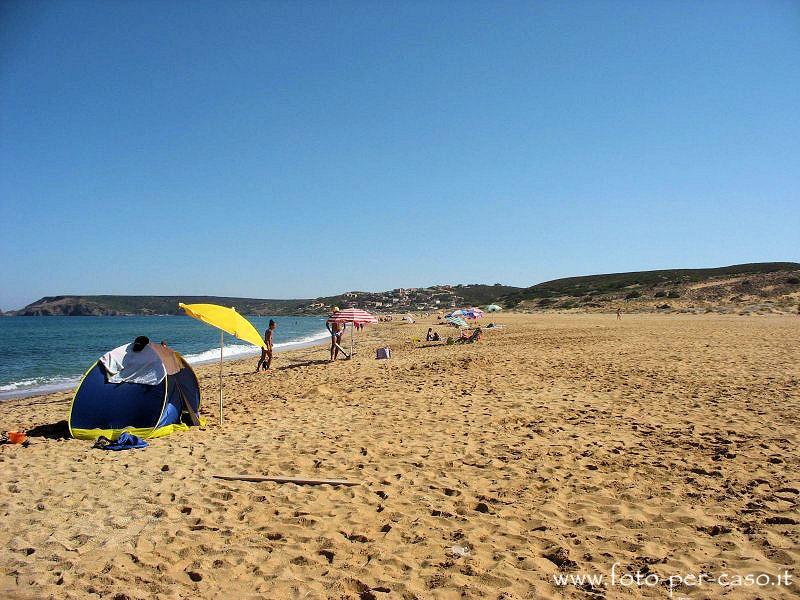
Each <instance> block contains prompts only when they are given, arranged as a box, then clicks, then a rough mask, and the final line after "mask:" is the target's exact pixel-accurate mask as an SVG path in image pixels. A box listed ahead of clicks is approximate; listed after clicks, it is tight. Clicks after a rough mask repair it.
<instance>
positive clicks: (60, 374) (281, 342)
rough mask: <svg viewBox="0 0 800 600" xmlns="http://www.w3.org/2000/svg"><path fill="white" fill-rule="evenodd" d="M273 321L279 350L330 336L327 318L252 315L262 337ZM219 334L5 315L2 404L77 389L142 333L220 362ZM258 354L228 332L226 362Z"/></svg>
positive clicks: (144, 321) (143, 321) (194, 324)
mask: <svg viewBox="0 0 800 600" xmlns="http://www.w3.org/2000/svg"><path fill="white" fill-rule="evenodd" d="M270 318H272V319H275V322H276V324H277V327H276V329H275V333H274V334H273V336H274V337H273V339H274V344H275V345H274V348H275V350H276V351H279V350H290V349H293V348H300V347H303V346H307V345H310V344H313V343H315V342H318V341H321V340H324V339H326V338H327V337H328V335H329V334H328V332H327V331H326V329H325V317H308V316H304V317H291V316H289V317H268V316H267V317H253V316H248V317H247V319H248V320H249V321H250V322H251V323H252V324H253V325H254V326H255V328H256V329H257V330H258V332H259V333H260V334H262V335H263V333H264V330H265V329H266V328H267V326H268V324H269V320H270ZM219 333H220V332H219V330H218V329H215V328H213V327H210V326H208V325H206V324H204V323H201V322H200V321H197V320H196V319H193V318H191V317H187V316H146V317H140V316H132V317H2V318H0V401H2V400H8V399H9V398H16V397H21V396H33V395H38V394H44V393H49V392H55V391H61V390H67V389H71V388H74V387H75V386H76V385H77V384H78V382H79V381H80V378H81V377H82V376H83V374H84V373H85V372H86V370H87V369H88V368H89V367H91V366H92V365H93V364H94V362H95V361H96V360H97V359H98V358H100V356H102V355H103V354H105V353H106V352H107V351H109V350H111V349H112V348H116V347H117V346H121V345H123V344H127V343H130V342H132V341H133V340H134V339H135V338H136V337H137V336H140V335H146V336H147V337H149V338H150V341H151V342H155V343H160V342H161V341H162V340H164V341H166V342H167V344H169V346H170V348H172V349H173V350H177V351H178V352H180V353H181V354H183V356H184V357H185V358H186V359H187V360H188V361H189V363H191V364H202V363H208V362H213V361H217V360H219ZM259 354H260V349H259V348H256V347H255V346H251V345H250V344H247V343H246V342H242V341H240V340H237V339H236V338H234V337H233V336H231V335H228V334H225V346H224V350H223V358H224V359H233V358H241V357H245V356H255V357H257V356H259ZM254 366H255V365H254Z"/></svg>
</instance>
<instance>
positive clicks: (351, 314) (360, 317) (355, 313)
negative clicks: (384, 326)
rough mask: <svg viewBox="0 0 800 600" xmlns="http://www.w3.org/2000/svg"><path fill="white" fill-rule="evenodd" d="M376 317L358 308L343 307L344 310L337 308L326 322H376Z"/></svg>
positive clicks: (358, 323)
mask: <svg viewBox="0 0 800 600" xmlns="http://www.w3.org/2000/svg"><path fill="white" fill-rule="evenodd" d="M377 322H378V318H377V317H375V316H374V315H371V314H369V313H368V312H367V311H365V310H361V309H360V308H345V309H344V310H337V311H336V312H335V313H333V314H332V315H331V316H330V317H328V323H355V324H356V325H361V324H362V323H377Z"/></svg>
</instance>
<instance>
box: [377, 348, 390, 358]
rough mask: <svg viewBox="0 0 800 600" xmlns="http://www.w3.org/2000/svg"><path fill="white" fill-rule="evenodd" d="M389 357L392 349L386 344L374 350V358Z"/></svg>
mask: <svg viewBox="0 0 800 600" xmlns="http://www.w3.org/2000/svg"><path fill="white" fill-rule="evenodd" d="M391 357H392V350H391V348H389V347H388V346H387V347H385V348H378V350H377V351H376V352H375V358H376V359H381V358H391Z"/></svg>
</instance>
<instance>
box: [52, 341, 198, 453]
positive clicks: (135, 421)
mask: <svg viewBox="0 0 800 600" xmlns="http://www.w3.org/2000/svg"><path fill="white" fill-rule="evenodd" d="M199 412H200V386H199V384H198V382H197V376H196V375H195V373H194V371H193V370H192V367H191V366H190V365H189V363H188V362H186V359H184V358H183V356H181V355H180V354H178V353H177V352H174V351H173V350H171V349H170V348H167V347H166V346H162V345H160V344H151V343H150V340H148V339H147V338H146V337H145V336H140V337H138V338H136V340H135V341H134V342H133V343H132V344H126V345H124V346H120V347H119V348H114V349H113V350H111V351H109V352H106V353H105V354H104V355H103V356H101V357H100V358H99V359H98V360H97V362H95V363H94V364H93V365H92V366H91V368H90V369H89V370H88V371H87V372H86V374H85V375H84V376H83V379H81V382H80V384H79V385H78V388H77V390H75V396H74V398H73V400H72V404H71V406H70V412H69V417H68V419H67V422H68V424H69V431H70V434H71V435H72V437H75V438H78V439H83V440H93V439H97V438H98V437H100V436H103V437H106V438H108V439H110V440H116V439H118V438H119V436H120V435H121V434H122V433H123V432H125V431H127V432H129V433H131V434H133V435H136V436H138V437H140V438H154V437H161V436H164V435H168V434H170V433H172V432H173V431H181V430H186V429H188V428H189V425H200V424H201V421H200V417H199V416H198V415H199Z"/></svg>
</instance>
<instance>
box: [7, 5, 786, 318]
mask: <svg viewBox="0 0 800 600" xmlns="http://www.w3.org/2000/svg"><path fill="white" fill-rule="evenodd" d="M0 255H1V256H2V259H1V261H0V308H3V309H11V308H18V307H20V306H22V305H24V304H26V303H28V302H30V301H33V300H35V299H37V298H39V297H41V296H43V295H51V294H64V293H83V294H89V293H117V294H129V293H139V294H179V293H183V294H220V295H234V296H253V297H268V298H281V297H283V298H286V297H313V296H317V295H323V294H333V293H339V292H342V291H345V290H351V289H359V290H382V289H388V288H393V287H398V286H418V285H428V284H433V283H459V282H462V283H473V282H485V283H495V282H503V283H509V284H516V285H531V284H533V283H537V282H540V281H543V280H547V279H553V278H556V277H561V276H570V275H583V274H591V273H601V272H616V271H630V270H640V269H654V268H670V267H705V266H721V265H727V264H734V263H740V262H751V261H772V260H799V259H800V5H798V3H797V2H792V1H785V2H779V1H776V2H769V1H767V2H756V1H749V2H735V1H734V2H729V1H724V2H714V1H709V2H690V1H675V2H666V1H652V2H634V1H630V2H593V1H580V2H560V1H559V2H532V1H531V2H519V3H514V2H488V1H487V2H482V3H478V2H444V1H443V2H431V3H425V2H399V3H394V2H366V1H365V2H356V3H349V2H321V1H320V2H253V3H249V2H213V3H212V2H184V1H176V2H161V1H159V2H156V1H141V2H139V1H137V2H134V1H130V2H118V1H106V0H104V1H98V2H79V1H72V0H70V1H65V2H47V1H44V2H8V1H7V2H4V3H3V4H2V5H0Z"/></svg>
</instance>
